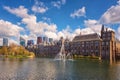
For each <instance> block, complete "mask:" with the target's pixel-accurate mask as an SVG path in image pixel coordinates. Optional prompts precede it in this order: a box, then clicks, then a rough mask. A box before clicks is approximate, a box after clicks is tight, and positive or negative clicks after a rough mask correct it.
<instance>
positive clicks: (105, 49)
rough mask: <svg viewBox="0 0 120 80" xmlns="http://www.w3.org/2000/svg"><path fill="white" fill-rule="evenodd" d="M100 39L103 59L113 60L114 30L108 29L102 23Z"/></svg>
mask: <svg viewBox="0 0 120 80" xmlns="http://www.w3.org/2000/svg"><path fill="white" fill-rule="evenodd" d="M101 39H102V45H101V46H102V48H101V50H102V53H101V56H102V58H103V59H106V60H109V61H113V60H114V58H115V57H114V55H115V32H114V31H112V30H108V28H105V27H104V25H102V28H101Z"/></svg>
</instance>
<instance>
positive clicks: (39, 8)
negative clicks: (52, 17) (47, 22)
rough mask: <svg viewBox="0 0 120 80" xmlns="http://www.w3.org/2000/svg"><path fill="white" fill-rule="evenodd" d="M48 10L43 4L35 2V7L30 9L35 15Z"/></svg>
mask: <svg viewBox="0 0 120 80" xmlns="http://www.w3.org/2000/svg"><path fill="white" fill-rule="evenodd" d="M47 10H48V7H46V6H45V5H44V3H43V2H38V1H37V0H36V1H35V5H33V7H32V11H34V12H35V13H45V12H46V11H47Z"/></svg>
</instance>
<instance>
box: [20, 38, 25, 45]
mask: <svg viewBox="0 0 120 80" xmlns="http://www.w3.org/2000/svg"><path fill="white" fill-rule="evenodd" d="M25 42H26V40H25V39H24V38H23V37H20V45H21V46H24V47H25Z"/></svg>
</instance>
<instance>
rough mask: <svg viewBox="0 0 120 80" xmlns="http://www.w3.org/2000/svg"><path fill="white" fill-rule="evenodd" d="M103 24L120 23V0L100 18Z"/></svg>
mask: <svg viewBox="0 0 120 80" xmlns="http://www.w3.org/2000/svg"><path fill="white" fill-rule="evenodd" d="M99 21H100V23H102V24H116V23H120V0H119V1H118V4H117V5H116V6H111V7H110V8H109V9H108V10H107V11H106V12H105V13H104V14H103V15H102V17H101V18H100V20H99Z"/></svg>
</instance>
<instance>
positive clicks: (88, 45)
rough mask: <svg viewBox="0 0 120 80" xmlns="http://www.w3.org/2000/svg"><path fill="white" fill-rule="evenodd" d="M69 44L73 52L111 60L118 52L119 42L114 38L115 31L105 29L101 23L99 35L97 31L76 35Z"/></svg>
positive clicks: (119, 49) (119, 48)
mask: <svg viewBox="0 0 120 80" xmlns="http://www.w3.org/2000/svg"><path fill="white" fill-rule="evenodd" d="M70 45H71V52H72V53H73V54H77V55H83V56H98V57H101V58H102V59H107V60H112V61H113V60H115V55H116V54H117V53H119V52H120V42H119V41H118V40H117V39H116V38H115V32H114V31H112V30H108V29H107V28H106V29H105V28H104V26H103V25H102V29H101V36H100V35H98V34H97V33H94V34H88V35H78V36H75V38H74V39H73V41H72V42H71V43H70Z"/></svg>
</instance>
